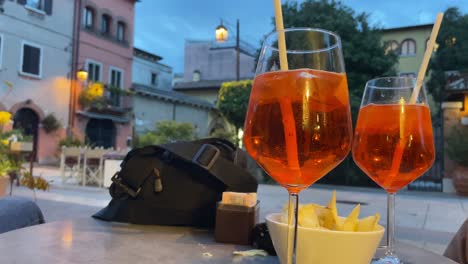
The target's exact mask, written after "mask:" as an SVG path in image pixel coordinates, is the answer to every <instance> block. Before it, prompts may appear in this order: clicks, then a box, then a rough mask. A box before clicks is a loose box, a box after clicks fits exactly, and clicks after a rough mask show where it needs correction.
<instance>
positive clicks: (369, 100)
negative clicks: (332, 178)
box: [353, 77, 435, 264]
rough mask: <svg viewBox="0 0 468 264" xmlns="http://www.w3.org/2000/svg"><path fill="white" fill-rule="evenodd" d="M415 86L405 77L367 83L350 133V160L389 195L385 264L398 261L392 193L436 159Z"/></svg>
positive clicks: (428, 117)
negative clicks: (413, 96) (351, 158)
mask: <svg viewBox="0 0 468 264" xmlns="http://www.w3.org/2000/svg"><path fill="white" fill-rule="evenodd" d="M415 84H416V81H415V79H413V78H403V77H387V78H379V79H374V80H370V81H368V82H367V84H366V88H365V90H364V95H363V98H362V103H361V109H360V111H359V116H358V121H357V125H356V131H355V135H354V142H353V159H354V161H355V162H356V164H357V165H358V166H359V167H360V168H361V169H362V170H363V171H364V172H365V173H366V174H367V175H368V176H369V177H370V178H371V179H372V180H373V181H375V182H376V183H377V184H378V185H380V186H381V187H382V188H384V189H385V190H386V191H387V193H388V198H389V199H388V206H389V210H388V213H389V215H388V217H387V219H388V223H387V232H388V241H387V249H386V252H385V257H384V258H383V259H381V260H382V262H383V263H386V264H387V263H390V264H392V263H401V261H400V260H399V258H398V256H397V255H396V253H395V247H394V246H395V195H396V192H397V191H398V190H400V189H401V188H403V187H404V186H406V185H408V184H409V183H410V182H412V181H414V180H415V179H417V178H418V177H420V176H421V175H423V174H424V172H426V171H427V170H428V169H429V168H430V167H431V166H432V164H433V163H434V157H435V156H434V139H433V135H432V123H431V114H430V111H429V106H428V104H427V100H426V94H425V91H424V89H421V91H420V92H419V95H418V97H415V98H416V101H415V102H414V103H411V95H412V94H413V90H414V89H415V88H414V87H415ZM415 95H416V94H415Z"/></svg>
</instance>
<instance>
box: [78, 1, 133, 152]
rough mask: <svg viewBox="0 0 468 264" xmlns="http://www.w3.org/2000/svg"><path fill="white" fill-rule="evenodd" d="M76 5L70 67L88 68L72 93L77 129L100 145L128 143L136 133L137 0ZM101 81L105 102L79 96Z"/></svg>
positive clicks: (87, 2)
mask: <svg viewBox="0 0 468 264" xmlns="http://www.w3.org/2000/svg"><path fill="white" fill-rule="evenodd" d="M78 2H81V8H76V10H75V39H76V40H77V42H78V45H76V49H75V50H74V54H73V55H74V56H73V66H72V72H76V71H77V70H79V69H85V70H86V71H87V72H88V81H87V83H82V82H77V85H76V86H75V88H74V89H72V90H75V92H74V94H75V96H74V97H75V99H74V100H72V101H73V102H74V104H75V105H74V107H73V108H74V109H75V110H74V114H72V121H71V122H72V123H73V133H74V135H75V136H76V137H78V138H79V139H81V140H85V141H87V142H88V143H90V144H92V145H96V146H103V147H115V148H124V147H126V146H127V144H128V143H129V141H131V137H132V117H131V112H132V111H131V108H132V106H131V98H128V97H127V96H125V91H128V89H130V87H131V85H132V60H133V30H134V14H135V9H134V7H135V3H136V2H137V0H81V1H78ZM96 82H99V83H102V84H103V85H104V87H106V88H105V89H104V98H105V101H104V102H100V103H99V104H89V105H88V104H85V103H82V102H81V100H79V97H80V94H81V93H82V91H83V89H85V87H86V85H89V84H92V83H96Z"/></svg>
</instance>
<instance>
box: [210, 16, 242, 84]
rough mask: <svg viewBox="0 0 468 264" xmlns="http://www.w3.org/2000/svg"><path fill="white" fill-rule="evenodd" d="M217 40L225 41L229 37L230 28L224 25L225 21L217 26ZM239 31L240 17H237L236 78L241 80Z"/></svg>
mask: <svg viewBox="0 0 468 264" xmlns="http://www.w3.org/2000/svg"><path fill="white" fill-rule="evenodd" d="M215 33H216V41H217V42H225V41H227V39H228V36H229V31H228V29H227V28H226V27H225V26H224V25H223V21H221V24H220V25H219V26H218V27H216V32H215ZM239 33H240V25H239V19H237V23H236V80H237V81H239V79H240V38H239Z"/></svg>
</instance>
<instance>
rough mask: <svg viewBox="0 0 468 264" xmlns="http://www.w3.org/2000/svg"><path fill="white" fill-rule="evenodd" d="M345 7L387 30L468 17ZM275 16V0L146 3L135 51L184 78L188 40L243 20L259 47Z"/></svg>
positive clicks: (412, 4)
mask: <svg viewBox="0 0 468 264" xmlns="http://www.w3.org/2000/svg"><path fill="white" fill-rule="evenodd" d="M282 2H283V3H284V2H285V0H282ZM342 2H343V3H344V4H345V5H347V6H349V7H351V8H352V9H354V10H355V11H356V12H366V13H369V14H370V18H371V19H370V20H371V22H372V23H374V24H377V25H380V26H381V27H384V28H391V27H401V26H409V25H417V24H427V23H432V22H433V21H434V20H435V16H436V14H437V13H438V12H443V11H444V10H446V9H447V8H448V7H451V6H457V7H459V8H460V10H461V11H462V12H464V13H467V12H468V5H467V2H468V1H467V0H431V1H420V0H390V1H389V0H343V1H342ZM273 15H274V10H273V0H198V1H195V0H169V1H164V0H162V1H161V0H156V1H155V0H143V1H141V2H140V3H137V4H136V14H135V46H136V47H138V48H142V49H144V50H147V51H149V52H152V53H156V54H158V55H160V56H162V57H163V58H164V59H163V61H162V62H163V63H165V64H167V65H169V66H172V67H173V68H174V73H182V72H183V69H184V42H185V39H197V40H209V39H214V30H215V28H216V26H218V25H219V24H220V19H221V18H222V19H223V20H224V21H225V24H227V26H228V28H229V29H230V30H235V23H236V19H240V30H241V33H240V36H241V39H242V40H245V41H248V42H250V43H251V44H253V45H256V46H259V43H260V40H261V39H262V37H263V36H264V35H265V34H267V33H268V32H270V31H271V30H272V29H273V26H272V24H271V20H272V17H273ZM231 36H232V35H231Z"/></svg>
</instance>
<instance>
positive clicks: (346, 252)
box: [266, 214, 385, 264]
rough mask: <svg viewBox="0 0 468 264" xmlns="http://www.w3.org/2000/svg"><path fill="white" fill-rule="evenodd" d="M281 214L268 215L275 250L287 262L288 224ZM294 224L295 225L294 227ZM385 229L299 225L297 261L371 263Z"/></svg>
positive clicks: (267, 220) (301, 262) (335, 263)
mask: <svg viewBox="0 0 468 264" xmlns="http://www.w3.org/2000/svg"><path fill="white" fill-rule="evenodd" d="M280 219H281V214H270V215H268V216H267V217H266V222H267V225H268V230H269V232H270V236H271V239H272V241H273V245H274V246H275V250H276V253H277V254H278V257H279V258H280V262H281V263H286V254H287V253H286V247H287V231H288V225H287V224H285V223H282V222H281V221H280ZM291 228H292V227H291ZM384 232H385V229H384V228H383V227H382V226H380V225H379V226H378V228H377V230H376V231H370V232H344V231H332V230H326V229H314V228H306V227H301V226H299V227H298V229H297V256H296V260H297V263H298V264H369V263H370V262H371V260H372V257H373V256H374V253H375V251H376V249H377V247H378V245H379V243H380V240H381V239H382V236H383V235H384Z"/></svg>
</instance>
